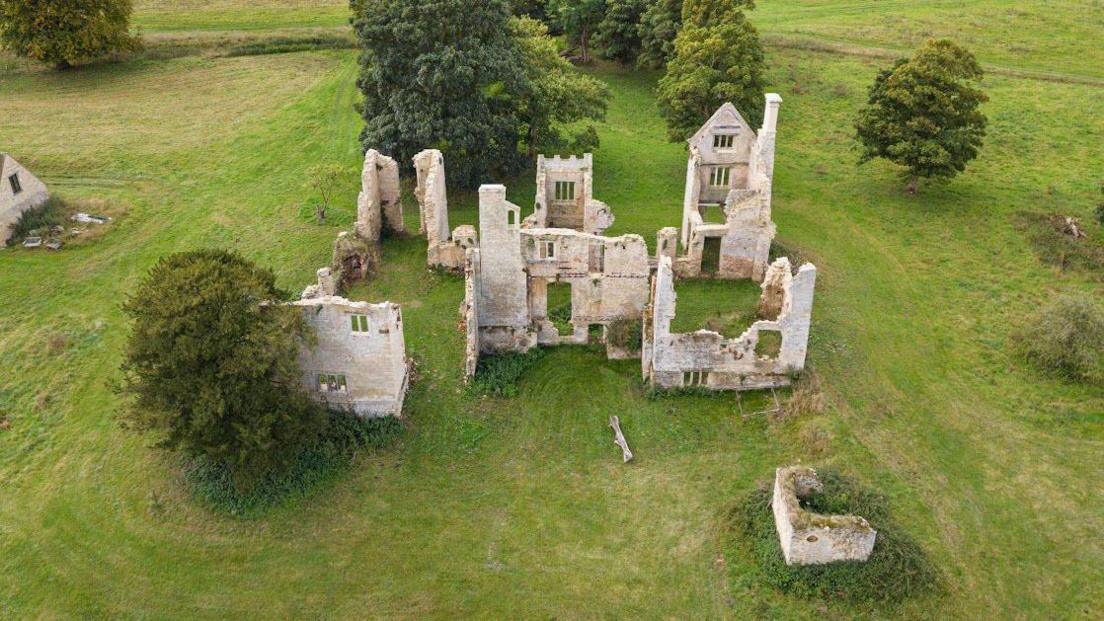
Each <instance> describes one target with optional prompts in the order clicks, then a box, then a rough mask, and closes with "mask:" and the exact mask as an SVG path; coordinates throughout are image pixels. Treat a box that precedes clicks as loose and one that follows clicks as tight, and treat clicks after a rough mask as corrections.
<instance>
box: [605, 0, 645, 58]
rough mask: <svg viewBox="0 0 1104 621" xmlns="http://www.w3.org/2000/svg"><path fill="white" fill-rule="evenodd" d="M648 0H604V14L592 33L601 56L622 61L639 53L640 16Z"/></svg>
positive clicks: (635, 56)
mask: <svg viewBox="0 0 1104 621" xmlns="http://www.w3.org/2000/svg"><path fill="white" fill-rule="evenodd" d="M646 8H648V0H606V14H605V17H604V18H602V21H601V22H599V24H598V30H597V31H596V32H595V33H594V42H595V44H596V45H597V46H598V47H600V48H601V49H602V57H603V58H609V59H611V60H616V61H619V62H622V63H630V62H634V61H635V60H636V58H637V56H639V55H640V18H641V16H642V15H643V14H644V10H645V9H646Z"/></svg>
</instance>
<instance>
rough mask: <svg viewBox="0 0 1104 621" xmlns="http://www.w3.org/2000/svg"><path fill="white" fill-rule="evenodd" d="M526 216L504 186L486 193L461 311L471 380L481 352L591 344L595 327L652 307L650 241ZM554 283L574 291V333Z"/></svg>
mask: <svg viewBox="0 0 1104 621" xmlns="http://www.w3.org/2000/svg"><path fill="white" fill-rule="evenodd" d="M520 212H521V209H520V208H519V207H518V206H517V205H514V204H513V203H510V202H509V201H507V200H506V188H505V187H504V186H501V185H484V186H482V187H481V188H480V189H479V248H478V249H473V250H471V251H469V252H468V262H467V263H468V265H467V267H466V274H467V279H468V283H467V288H466V295H465V301H464V305H463V306H462V307H461V311H462V314H463V315H464V317H465V321H466V323H467V332H468V361H467V366H466V371H467V373H468V375H469V377H470V376H471V375H472V374H473V373H474V370H475V364H476V362H477V360H478V356H479V355H480V354H492V353H504V352H525V351H528V350H529V349H531V348H532V347H534V346H536V345H538V344H540V345H558V344H566V343H573V344H585V343H587V342H589V340H590V327H591V326H594V325H601V326H603V327H604V328H607V327H608V326H609V324H611V323H613V322H614V321H617V320H619V319H628V320H638V319H639V318H640V316H641V313H642V312H643V309H644V307H645V306H646V305H647V302H648V277H649V275H650V267H649V264H648V249H647V246H646V245H645V243H644V239H643V238H642V237H640V236H639V235H623V236H621V237H602V236H599V235H591V234H588V233H581V232H579V231H573V230H569V229H562V228H528V229H523V228H522V227H521V220H520ZM553 283H567V284H569V285H570V286H571V326H572V333H571V334H569V335H561V334H560V333H559V331H558V330H557V329H556V327H555V326H554V325H553V323H552V322H551V321H550V320H549V317H548V285H550V284H553ZM473 322H474V325H473ZM607 351H608V352H609V353H610V355H611V357H620V356H621V353H620V352H617V351H614V350H612V349H607Z"/></svg>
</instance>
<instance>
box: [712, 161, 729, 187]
mask: <svg viewBox="0 0 1104 621" xmlns="http://www.w3.org/2000/svg"><path fill="white" fill-rule="evenodd" d="M731 178H732V169H731V168H728V167H725V166H718V167H715V168H713V169H711V170H710V171H709V185H710V187H714V188H727V187H728V181H729V179H731Z"/></svg>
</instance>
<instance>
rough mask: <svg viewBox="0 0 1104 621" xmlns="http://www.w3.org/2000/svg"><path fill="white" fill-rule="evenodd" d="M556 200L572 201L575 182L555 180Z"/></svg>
mask: <svg viewBox="0 0 1104 621" xmlns="http://www.w3.org/2000/svg"><path fill="white" fill-rule="evenodd" d="M555 196H556V200H558V201H573V200H575V182H574V181H557V182H556V192H555Z"/></svg>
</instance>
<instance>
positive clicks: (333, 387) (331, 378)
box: [318, 373, 349, 392]
mask: <svg viewBox="0 0 1104 621" xmlns="http://www.w3.org/2000/svg"><path fill="white" fill-rule="evenodd" d="M318 391H319V392H348V391H349V386H348V384H346V383H345V376H344V375H341V374H338V373H319V374H318Z"/></svg>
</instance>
